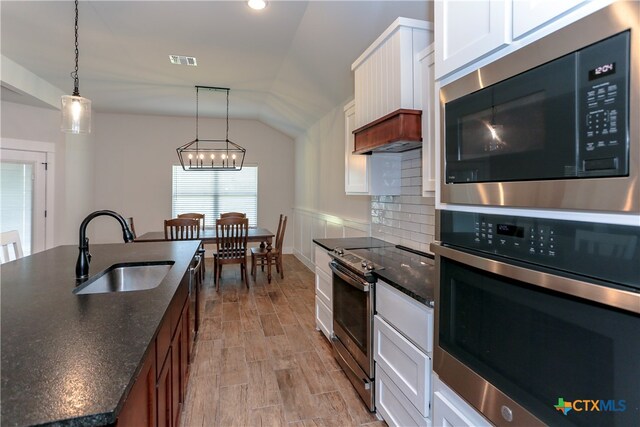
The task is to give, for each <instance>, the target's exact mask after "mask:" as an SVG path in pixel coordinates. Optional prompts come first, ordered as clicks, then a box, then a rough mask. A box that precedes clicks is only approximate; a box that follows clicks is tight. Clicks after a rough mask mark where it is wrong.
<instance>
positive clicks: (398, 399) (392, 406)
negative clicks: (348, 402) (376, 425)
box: [376, 365, 432, 427]
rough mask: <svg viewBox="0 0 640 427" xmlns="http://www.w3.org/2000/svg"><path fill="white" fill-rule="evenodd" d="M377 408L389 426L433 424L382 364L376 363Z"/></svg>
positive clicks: (429, 426) (403, 426) (429, 425)
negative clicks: (382, 367) (410, 400)
mask: <svg viewBox="0 0 640 427" xmlns="http://www.w3.org/2000/svg"><path fill="white" fill-rule="evenodd" d="M376 410H377V411H378V413H379V414H380V415H382V418H384V420H385V422H386V423H387V424H388V425H389V426H401V427H405V426H428V427H431V426H432V423H431V420H430V419H429V418H426V417H423V416H422V414H420V412H418V410H417V409H416V408H415V406H413V404H412V403H411V402H409V400H408V399H407V398H406V396H405V395H404V394H402V392H401V391H400V389H399V388H398V387H397V386H396V385H395V384H394V383H393V381H392V380H391V378H390V377H389V375H387V374H386V372H385V371H384V369H381V368H380V365H376Z"/></svg>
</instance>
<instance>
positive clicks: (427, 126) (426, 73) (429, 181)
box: [418, 44, 439, 197]
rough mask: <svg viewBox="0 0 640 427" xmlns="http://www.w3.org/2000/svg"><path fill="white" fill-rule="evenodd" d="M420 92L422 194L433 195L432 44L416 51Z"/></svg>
mask: <svg viewBox="0 0 640 427" xmlns="http://www.w3.org/2000/svg"><path fill="white" fill-rule="evenodd" d="M418 61H419V64H420V81H421V84H420V94H421V102H422V195H423V196H424V197H433V196H434V195H435V191H436V125H435V110H436V108H438V106H439V102H438V98H437V96H436V93H435V82H434V78H435V75H434V74H435V70H434V65H435V52H434V44H430V45H429V46H428V47H427V48H426V49H424V50H422V51H421V52H420V53H418Z"/></svg>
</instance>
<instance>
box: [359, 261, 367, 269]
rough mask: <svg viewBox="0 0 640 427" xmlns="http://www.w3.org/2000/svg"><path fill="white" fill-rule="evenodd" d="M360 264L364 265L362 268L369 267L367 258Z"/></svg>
mask: <svg viewBox="0 0 640 427" xmlns="http://www.w3.org/2000/svg"><path fill="white" fill-rule="evenodd" d="M360 265H361V266H362V268H367V260H366V259H363V260H362V262H361V263H360Z"/></svg>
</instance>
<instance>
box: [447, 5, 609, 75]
mask: <svg viewBox="0 0 640 427" xmlns="http://www.w3.org/2000/svg"><path fill="white" fill-rule="evenodd" d="M611 2H612V0H597V1H587V0H562V1H542V0H465V1H461V0H438V1H436V2H435V6H434V15H435V23H436V34H435V52H436V64H435V79H436V80H442V78H443V77H447V76H450V75H452V73H454V72H455V71H460V70H462V69H464V72H463V74H466V73H468V72H470V71H473V70H474V69H475V68H477V67H478V66H481V65H483V64H480V63H481V62H483V63H488V62H491V61H493V60H495V59H497V58H498V57H500V56H503V55H506V54H507V53H509V52H512V51H514V50H516V49H519V48H521V47H522V46H524V45H526V44H528V43H531V42H532V41H534V40H537V39H538V38H540V37H544V36H545V35H547V34H549V33H550V32H552V31H555V30H558V29H560V28H562V27H564V26H566V25H569V24H570V23H572V22H574V21H576V20H578V19H580V18H582V17H584V16H586V15H588V14H590V13H593V12H595V11H596V10H598V9H600V8H602V7H605V6H607V5H608V4H610V3H611ZM506 46H508V47H506ZM472 64H473V65H474V66H470V65H472Z"/></svg>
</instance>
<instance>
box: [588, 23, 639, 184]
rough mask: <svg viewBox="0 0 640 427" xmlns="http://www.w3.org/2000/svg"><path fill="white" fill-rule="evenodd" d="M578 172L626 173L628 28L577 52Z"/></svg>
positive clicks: (609, 174)
mask: <svg viewBox="0 0 640 427" xmlns="http://www.w3.org/2000/svg"><path fill="white" fill-rule="evenodd" d="M577 56H578V58H577V59H578V61H577V64H578V82H577V85H578V110H579V115H578V127H579V132H578V135H579V136H578V138H579V150H578V151H579V153H578V155H579V158H578V162H577V166H578V176H584V177H589V176H621V175H627V174H628V170H629V161H628V144H629V141H628V135H627V127H628V126H627V116H628V104H629V100H628V96H627V94H628V93H629V88H628V85H629V81H628V80H629V32H624V33H621V34H618V35H616V36H613V37H611V38H609V39H606V40H603V41H601V42H599V43H596V44H594V45H592V46H589V47H586V48H584V49H582V50H580V51H578V52H577Z"/></svg>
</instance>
